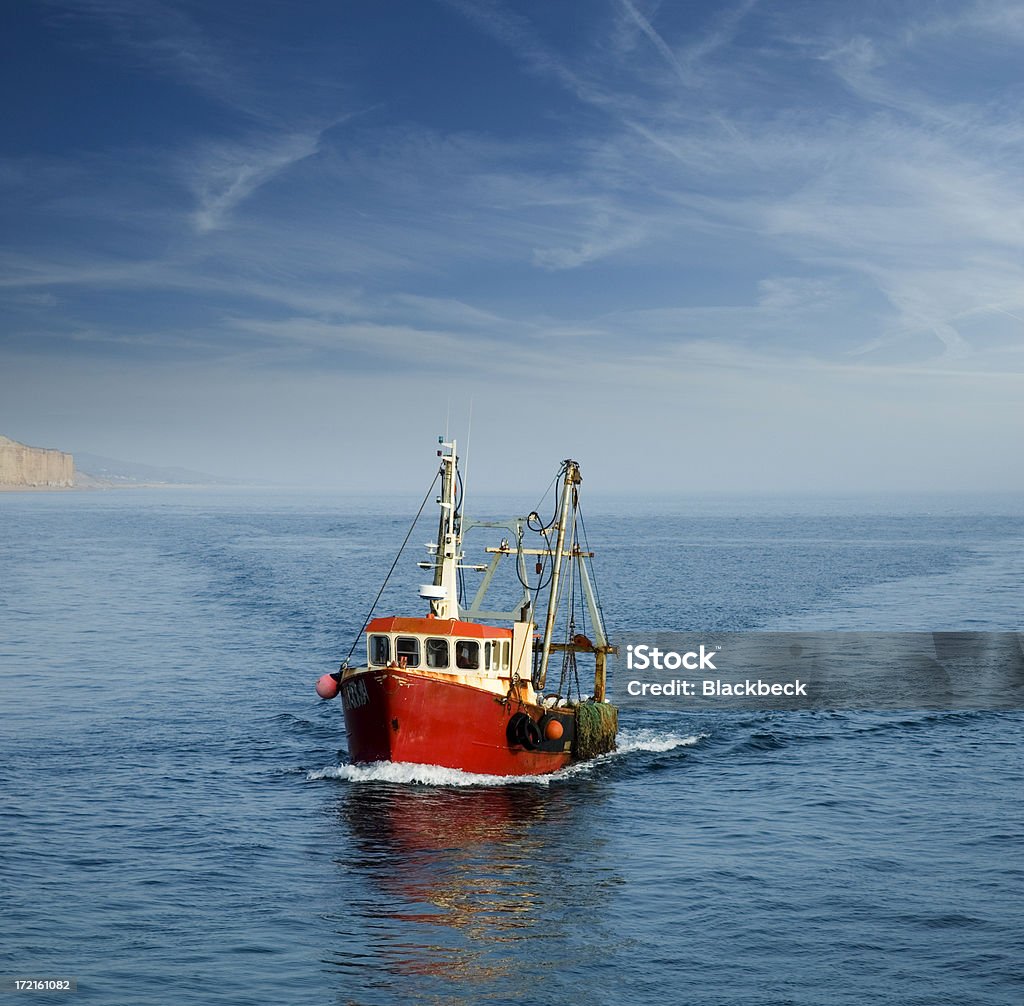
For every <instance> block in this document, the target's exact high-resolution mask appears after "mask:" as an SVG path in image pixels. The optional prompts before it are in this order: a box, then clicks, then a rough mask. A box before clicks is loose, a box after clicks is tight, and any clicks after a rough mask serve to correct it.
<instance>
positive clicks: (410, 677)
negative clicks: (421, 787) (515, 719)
mask: <svg viewBox="0 0 1024 1006" xmlns="http://www.w3.org/2000/svg"><path fill="white" fill-rule="evenodd" d="M341 698H342V703H343V705H344V707H345V727H346V729H347V731H348V749H349V756H350V757H351V759H352V761H353V762H355V763H357V764H358V763H366V762H377V761H392V762H412V763H414V764H420V765H442V766H444V767H446V768H454V769H461V770H463V771H465V772H476V773H480V774H482V775H543V774H544V773H547V772H555V771H557V770H558V769H560V768H564V767H565V766H566V765H568V764H570V762H571V761H572V754H571V751H570V743H569V740H568V731H567V734H566V742H565V744H564V745H562V750H557V751H535V750H534V751H531V750H527V749H526V748H525V747H523V746H521V745H519V744H515V743H512V742H510V741H509V739H508V725H509V720H510V719H511V718H512V716H513V715H514V714H515V713H517V712H524V713H526V714H527V715H529V716H530V718H531V719H533V720H538V719H539V718H540V715H541V713H542V712H543V711H542V710H541V709H540V707H539V706H532V705H527V704H520V703H517V702H503V701H502V697H501V696H498V695H495V694H494V692H489V691H484V690H483V689H480V688H473V687H471V686H470V685H463V684H458V683H456V682H451V681H443V680H439V679H436V678H427V677H422V676H420V675H417V674H415V673H411V672H409V671H404V670H396V669H387V670H378V671H367V672H365V673H362V674H358V675H356V676H354V677H351V678H347V679H345V680H344V681H343V682H342V685H341Z"/></svg>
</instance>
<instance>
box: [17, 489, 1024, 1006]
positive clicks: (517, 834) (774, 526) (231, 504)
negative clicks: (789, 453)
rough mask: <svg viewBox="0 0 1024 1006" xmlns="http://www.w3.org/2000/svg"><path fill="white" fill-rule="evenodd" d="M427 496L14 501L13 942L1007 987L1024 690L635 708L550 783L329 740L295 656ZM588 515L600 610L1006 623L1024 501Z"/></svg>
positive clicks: (112, 991)
mask: <svg viewBox="0 0 1024 1006" xmlns="http://www.w3.org/2000/svg"><path fill="white" fill-rule="evenodd" d="M519 502H522V501H519ZM526 502H527V503H529V502H530V501H526ZM476 503H478V504H481V505H483V507H484V509H485V510H492V511H494V512H499V511H503V510H506V509H507V508H506V507H505V506H504V505H502V504H501V501H486V500H484V499H483V497H478V498H477V500H476ZM417 504H418V499H415V500H414V499H412V498H409V499H405V498H401V499H392V500H387V501H384V502H383V503H382V502H381V501H379V500H370V499H362V500H360V499H352V498H342V497H339V496H327V495H320V496H317V495H299V494H289V493H284V492H269V491H268V492H247V493H243V492H213V491H210V492H195V491H186V490H165V491H148V490H137V491H127V490H126V491H118V492H110V493H67V494H38V495H20V494H18V495H15V494H6V495H0V706H2V716H0V793H2V797H3V800H2V804H0V879H2V908H0V974H5V975H8V976H33V975H34V976H51V977H53V976H68V977H74V978H76V979H77V981H78V991H77V992H74V993H65V994H63V997H62V999H61V1001H67V1002H69V1003H72V1002H81V1003H87V1002H88V1003H104V1004H106V1003H131V1004H151V1003H152V1004H165V1003H175V1004H184V1006H191V1004H200V1003H209V1002H216V1001H224V1002H230V1003H238V1004H244V1003H260V1004H264V1003H296V1004H306V1003H309V1004H313V1003H317V1004H319V1003H328V1004H377V1003H382V1004H383V1003H400V1002H414V1003H437V1004H445V1003H465V1004H470V1003H473V1004H475V1003H495V1004H503V1003H509V1004H512V1003H515V1004H519V1003H558V1004H561V1003H587V1004H590V1003H596V1004H603V1003H607V1004H618V1003H651V1004H655V1003H658V1004H660V1003H685V1002H693V1003H701V1004H751V1006H754V1004H756V1006H774V1004H779V1006H781V1004H821V1003H841V1004H846V1003H849V1004H857V1006H863V1004H864V1003H894V1004H905V1006H914V1004H921V1006H924V1004H940V1003H948V1004H958V1006H959V1004H976V1006H985V1004H1014V1006H1019V1004H1020V1003H1021V1002H1024V978H1022V974H1024V970H1022V967H1021V947H1022V945H1024V932H1022V928H1024V927H1022V917H1024V911H1022V906H1024V857H1022V838H1024V813H1022V811H1024V768H1022V757H1021V743H1022V740H1024V736H1022V734H1024V730H1022V727H1024V715H1022V714H1020V713H1005V712H1004V713H956V712H953V713H944V714H941V713H925V712H913V711H910V712H906V713H886V714H883V713H871V712H865V713H843V714H838V713H763V714H749V713H744V714H739V713H731V714H730V713H717V714H715V713H707V714H675V715H672V714H666V713H633V712H630V713H626V714H624V717H623V723H622V728H623V729H622V735H621V742H622V743H621V749H620V751H619V752H618V753H617V754H615V755H614V756H610V757H607V758H604V759H601V760H599V761H597V762H594V763H590V764H588V765H586V766H584V767H577V768H574V769H572V770H569V771H567V772H565V773H564V774H560V775H558V776H555V777H551V778H549V779H545V780H543V781H534V782H525V783H524V782H518V783H513V784H505V785H502V784H500V783H499V781H496V780H487V779H483V780H480V779H467V778H464V777H459V775H458V774H457V773H452V772H446V771H441V770H426V771H421V772H418V773H416V772H413V771H412V770H409V769H406V768H403V767H393V766H392V767H388V768H384V769H373V768H361V769H351V768H348V767H346V766H345V735H344V726H343V718H342V714H341V709H340V706H339V705H338V704H337V703H321V702H320V701H319V700H318V699H317V698H316V697H315V695H314V693H313V689H312V684H313V682H314V681H315V679H316V678H317V677H318V676H319V675H320V674H322V673H323V672H325V671H329V670H333V669H334V668H335V667H336V666H337V662H338V660H339V659H340V657H342V656H344V655H345V653H346V652H347V650H348V647H349V644H350V643H351V641H352V638H353V636H354V634H355V633H356V631H357V630H358V628H359V626H360V625H361V623H362V619H363V615H364V614H365V612H366V607H367V605H368V603H369V601H370V600H371V599H372V597H373V595H374V594H375V593H376V589H377V587H378V586H379V582H380V579H381V578H382V576H383V573H384V572H385V571H386V569H387V567H388V565H389V564H390V562H391V559H392V558H393V556H394V553H395V551H396V548H397V545H398V544H399V543H400V542H401V540H402V538H403V536H404V534H405V532H406V529H407V526H408V521H409V518H410V515H411V514H412V513H413V512H414V511H415V508H416V505H417ZM531 505H532V504H531ZM381 511H383V513H382V512H381ZM509 512H512V511H511V510H510V511H509ZM587 532H588V536H589V540H590V545H591V546H592V547H593V548H594V549H595V550H596V551H597V552H598V559H597V571H598V576H599V585H600V589H601V594H602V598H603V601H604V605H605V608H606V614H607V616H608V620H609V623H610V628H611V630H612V631H613V633H614V630H615V629H616V628H618V629H619V630H620V631H622V630H626V629H647V628H650V629H687V630H703V629H733V630H742V629H815V630H822V629H888V630H902V629H907V630H919V629H971V630H986V629H1009V630H1017V629H1020V628H1021V597H1022V584H1024V506H1022V503H1021V501H1020V500H1018V499H995V498H993V499H984V500H980V499H971V498H966V497H965V498H959V499H957V498H927V499H924V498H923V499H920V500H908V499H902V500H898V501H894V500H885V499H847V500H839V499H818V500H810V501H808V500H803V501H793V500H781V499H776V500H767V501H744V500H717V501H715V500H702V501H698V502H686V501H678V502H676V501H662V502H647V503H644V504H643V505H639V506H638V505H637V504H636V503H635V502H633V503H627V502H626V501H622V502H621V503H616V502H615V501H611V500H604V501H601V500H598V501H592V502H591V505H590V508H589V512H588V513H587ZM431 536H432V521H426V522H425V523H424V525H423V526H422V527H421V528H419V529H417V532H416V534H415V535H414V536H413V539H412V543H413V545H415V546H417V548H415V549H413V550H412V551H410V552H409V553H408V554H407V557H406V558H405V559H403V562H402V563H401V564H400V566H399V571H398V573H397V574H396V579H395V581H394V586H393V589H389V593H388V594H386V595H385V598H384V600H383V601H382V603H381V605H380V607H379V609H378V610H379V611H380V612H381V613H394V612H400V611H407V610H415V608H416V605H417V603H418V602H417V600H416V598H415V584H416V583H418V582H419V580H420V579H421V577H422V574H421V572H420V571H419V570H417V569H416V567H415V562H416V560H418V559H420V558H421V557H422V552H421V550H420V549H419V548H418V546H420V545H421V544H422V543H423V542H425V541H427V540H428V539H429V538H430V537H431ZM8 998H11V999H12V1001H26V1002H27V1001H32V1000H33V999H34V1000H35V1001H48V1002H50V1001H56V1000H57V999H58V997H57V996H56V995H47V994H34V995H32V996H30V995H29V994H27V993H23V994H21V998H17V997H15V996H8Z"/></svg>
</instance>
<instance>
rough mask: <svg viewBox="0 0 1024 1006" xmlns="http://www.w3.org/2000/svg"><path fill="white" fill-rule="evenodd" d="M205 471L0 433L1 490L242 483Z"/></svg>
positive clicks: (49, 490) (178, 486)
mask: <svg viewBox="0 0 1024 1006" xmlns="http://www.w3.org/2000/svg"><path fill="white" fill-rule="evenodd" d="M242 484H243V483H241V482H238V481H236V480H234V479H224V478H221V477H219V476H217V475H210V474H209V473H207V472H196V471H192V470H190V469H187V468H177V467H170V468H165V467H159V466H157V465H148V464H141V463H138V462H133V461H120V460H117V459H115V458H107V457H102V456H100V455H94V454H86V453H79V454H75V455H72V454H70V453H68V452H67V451H61V450H56V449H54V448H49V447H32V446H29V445H28V444H23V443H20V442H19V441H17V440H12V439H11V438H10V437H6V436H3V435H0V492H76V491H90V490H104V489H175V488H186V487H187V488H192V489H199V488H224V487H227V486H240V485H242Z"/></svg>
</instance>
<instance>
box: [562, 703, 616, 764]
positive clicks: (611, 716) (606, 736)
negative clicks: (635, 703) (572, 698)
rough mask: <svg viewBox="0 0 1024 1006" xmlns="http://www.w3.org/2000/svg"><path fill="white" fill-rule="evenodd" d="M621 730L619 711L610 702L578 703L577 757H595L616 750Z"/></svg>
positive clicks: (575, 743)
mask: <svg viewBox="0 0 1024 1006" xmlns="http://www.w3.org/2000/svg"><path fill="white" fill-rule="evenodd" d="M618 732H619V711H618V709H616V708H615V706H613V705H611V704H610V703H608V702H594V701H589V702H580V703H578V704H577V705H576V739H575V741H574V742H573V748H572V753H573V756H574V757H576V758H594V757H595V756H597V755H600V754H607V753H608V752H609V751H614V750H615V735H616V734H617V733H618Z"/></svg>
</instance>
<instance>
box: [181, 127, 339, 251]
mask: <svg viewBox="0 0 1024 1006" xmlns="http://www.w3.org/2000/svg"><path fill="white" fill-rule="evenodd" d="M319 139H320V136H319V133H295V134H291V135H286V136H280V137H277V136H272V137H269V138H268V139H266V140H264V141H263V142H254V143H249V144H244V145H243V144H216V145H213V146H211V147H209V148H207V149H206V150H205V151H204V152H202V153H201V154H200V155H199V156H198V157H197V158H196V159H195V160H193V159H192V158H190V159H189V162H188V166H187V170H188V180H187V183H188V186H189V188H190V189H191V190H192V191H193V192H194V193H195V195H196V198H197V200H198V203H199V207H198V209H197V210H196V211H195V214H194V217H193V220H194V222H195V227H196V230H198V231H199V232H200V233H206V232H208V231H212V230H218V229H219V228H221V227H223V226H225V223H226V222H227V219H228V217H229V216H230V214H231V211H232V210H233V209H234V208H235V207H236V206H238V205H239V203H241V202H243V201H244V200H245V199H248V198H249V196H251V195H252V194H253V193H254V192H255V191H256V190H257V189H259V188H260V187H261V186H263V185H266V184H267V182H269V181H270V180H271V179H273V178H274V177H276V176H277V175H280V174H281V173H282V172H284V171H286V170H287V169H288V168H290V167H291V166H292V165H293V164H296V163H297V162H298V161H302V160H304V159H305V158H307V157H310V156H311V155H312V154H314V153H316V151H317V147H318V144H319Z"/></svg>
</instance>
